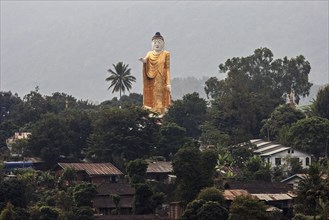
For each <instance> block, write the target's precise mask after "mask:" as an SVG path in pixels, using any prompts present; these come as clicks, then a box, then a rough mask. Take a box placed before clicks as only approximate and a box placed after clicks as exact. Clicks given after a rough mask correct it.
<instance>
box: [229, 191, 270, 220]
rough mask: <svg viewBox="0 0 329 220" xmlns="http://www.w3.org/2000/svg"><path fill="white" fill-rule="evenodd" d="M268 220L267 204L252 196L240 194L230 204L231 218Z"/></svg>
mask: <svg viewBox="0 0 329 220" xmlns="http://www.w3.org/2000/svg"><path fill="white" fill-rule="evenodd" d="M240 219H248V220H259V219H262V220H266V219H267V216H266V206H265V205H264V204H263V203H262V202H260V201H258V200H256V199H253V198H252V197H251V196H249V195H248V196H238V197H236V198H235V199H234V200H233V202H232V204H231V206H230V215H229V220H240Z"/></svg>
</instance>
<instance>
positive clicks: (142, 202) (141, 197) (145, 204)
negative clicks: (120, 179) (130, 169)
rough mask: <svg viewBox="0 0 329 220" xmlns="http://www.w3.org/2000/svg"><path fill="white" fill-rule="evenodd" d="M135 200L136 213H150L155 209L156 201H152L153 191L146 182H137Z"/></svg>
mask: <svg viewBox="0 0 329 220" xmlns="http://www.w3.org/2000/svg"><path fill="white" fill-rule="evenodd" d="M135 187H136V191H135V196H134V202H133V209H134V213H135V214H150V213H153V211H154V208H155V207H154V203H153V201H152V195H153V193H152V191H151V189H150V187H149V186H148V185H146V184H137V185H136V186H135Z"/></svg>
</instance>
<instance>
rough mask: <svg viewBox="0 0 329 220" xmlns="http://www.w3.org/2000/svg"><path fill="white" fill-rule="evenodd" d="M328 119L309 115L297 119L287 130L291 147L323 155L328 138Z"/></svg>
mask: <svg viewBox="0 0 329 220" xmlns="http://www.w3.org/2000/svg"><path fill="white" fill-rule="evenodd" d="M328 134H329V120H328V119H325V118H320V117H310V118H305V119H302V120H299V121H297V122H296V123H294V124H293V125H292V126H291V128H290V130H289V134H288V137H289V142H290V144H291V146H292V147H294V148H296V149H298V150H301V151H305V152H307V153H310V154H313V155H314V156H315V157H317V158H318V157H319V156H324V155H325V151H326V148H327V144H328V140H329V135H328Z"/></svg>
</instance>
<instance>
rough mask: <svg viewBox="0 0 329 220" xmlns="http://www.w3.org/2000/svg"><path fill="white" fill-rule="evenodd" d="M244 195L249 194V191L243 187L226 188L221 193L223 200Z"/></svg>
mask: <svg viewBox="0 0 329 220" xmlns="http://www.w3.org/2000/svg"><path fill="white" fill-rule="evenodd" d="M245 195H249V193H248V192H247V191H246V190H243V189H226V190H224V193H223V196H224V198H225V200H234V199H235V197H237V196H245Z"/></svg>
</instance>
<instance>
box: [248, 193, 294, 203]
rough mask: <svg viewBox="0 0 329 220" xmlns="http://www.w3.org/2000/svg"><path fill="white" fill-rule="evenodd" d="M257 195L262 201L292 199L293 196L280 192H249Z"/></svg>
mask: <svg viewBox="0 0 329 220" xmlns="http://www.w3.org/2000/svg"><path fill="white" fill-rule="evenodd" d="M251 195H253V196H255V197H257V198H258V199H259V200H262V201H282V200H292V199H293V198H292V197H291V196H289V194H288V193H280V194H268V193H267V194H251Z"/></svg>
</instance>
